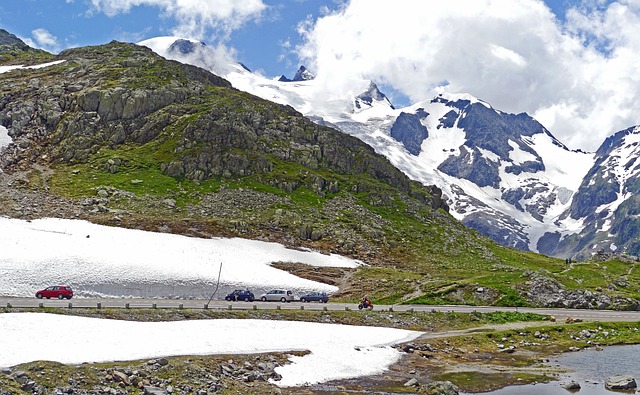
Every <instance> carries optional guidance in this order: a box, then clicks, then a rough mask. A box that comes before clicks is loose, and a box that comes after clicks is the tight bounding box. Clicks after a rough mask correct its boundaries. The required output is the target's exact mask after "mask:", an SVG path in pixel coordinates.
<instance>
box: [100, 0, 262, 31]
mask: <svg viewBox="0 0 640 395" xmlns="http://www.w3.org/2000/svg"><path fill="white" fill-rule="evenodd" d="M91 3H92V5H93V12H103V13H105V14H106V15H108V16H115V15H118V14H121V13H127V12H129V11H130V10H131V9H132V8H133V7H139V6H151V7H158V8H160V9H161V11H162V13H163V15H164V16H165V17H169V18H174V19H175V20H176V22H177V24H176V26H175V27H174V29H173V31H172V33H173V34H174V35H176V36H180V37H186V38H194V39H198V40H202V39H205V38H206V35H207V32H209V31H211V30H212V29H214V30H216V31H217V33H218V34H217V36H216V37H215V38H216V39H218V40H224V39H226V38H227V37H228V35H229V34H230V33H231V32H232V31H233V30H236V29H238V28H239V27H241V26H242V25H244V24H245V23H247V22H249V21H251V20H255V19H258V18H260V16H261V14H262V12H263V11H264V10H265V9H266V7H267V6H266V5H265V4H264V3H263V1H262V0H242V1H236V0H91Z"/></svg>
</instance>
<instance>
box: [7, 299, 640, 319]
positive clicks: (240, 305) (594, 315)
mask: <svg viewBox="0 0 640 395" xmlns="http://www.w3.org/2000/svg"><path fill="white" fill-rule="evenodd" d="M0 307H30V308H38V307H62V308H103V309H104V308H131V309H134V308H158V309H179V308H184V309H206V308H208V309H217V310H221V309H222V310H229V309H230V310H236V309H239V310H250V309H257V310H264V309H282V310H285V309H286V310H301V309H304V310H316V311H318V310H324V309H327V310H332V311H337V310H355V311H358V307H357V304H355V303H333V302H329V303H318V302H308V303H302V302H299V301H295V302H290V303H281V302H260V301H254V302H227V301H225V300H215V299H214V300H212V301H211V302H210V303H209V301H208V300H184V299H138V298H126V299H120V298H102V299H94V298H73V299H71V300H67V299H63V300H58V299H36V298H15V297H0ZM374 310H375V311H413V312H415V313H420V312H430V311H441V312H447V311H452V312H457V313H471V312H474V311H477V312H480V313H489V312H495V311H519V312H527V313H537V314H543V315H552V316H554V317H556V319H557V320H566V319H567V318H568V317H571V318H574V319H581V320H583V321H625V322H636V321H640V312H639V311H613V310H580V309H552V308H528V307H527V308H524V307H518V308H516V307H493V306H460V305H446V306H442V305H437V306H435V305H433V306H432V305H376V306H375V307H374Z"/></svg>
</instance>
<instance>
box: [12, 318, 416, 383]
mask: <svg viewBox="0 0 640 395" xmlns="http://www.w3.org/2000/svg"><path fill="white" fill-rule="evenodd" d="M43 328H48V329H51V328H61V330H60V331H55V330H43ZM63 333H73V336H66V335H63ZM420 334H421V333H420V332H413V331H408V330H402V329H392V328H379V327H363V326H348V325H336V324H321V323H311V322H289V321H267V320H232V319H222V320H194V321H173V322H131V321H117V320H106V319H99V318H87V317H76V316H62V315H54V314H43V313H6V314H0V338H1V339H2V353H0V367H10V366H14V365H17V364H21V363H26V362H31V361H38V360H49V361H56V362H60V363H65V364H80V363H83V362H89V363H91V362H108V361H126V360H137V359H147V358H148V359H151V358H158V357H164V356H178V355H212V354H253V353H264V352H287V351H304V350H309V351H310V354H307V355H305V356H301V357H296V356H291V357H290V361H291V364H288V365H284V366H280V367H278V368H276V372H277V373H279V374H280V375H281V376H282V380H281V381H277V382H273V383H274V384H277V385H278V386H280V387H292V386H300V385H305V384H314V383H319V382H324V381H328V380H334V379H344V378H352V377H359V376H365V375H373V374H379V373H382V372H384V371H385V370H386V369H387V368H388V367H389V366H390V365H391V364H393V363H394V362H396V361H397V360H398V359H399V358H400V356H401V354H400V352H398V351H397V350H395V349H394V348H392V347H389V346H390V345H392V344H396V343H401V342H405V341H410V340H413V339H415V338H417V337H418V336H419V335H420Z"/></svg>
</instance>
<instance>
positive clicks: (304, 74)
mask: <svg viewBox="0 0 640 395" xmlns="http://www.w3.org/2000/svg"><path fill="white" fill-rule="evenodd" d="M315 78H316V76H315V75H313V74H312V73H311V72H310V71H309V70H307V68H306V67H304V66H300V68H299V69H298V71H297V72H296V75H295V76H294V77H293V79H292V81H294V82H295V81H310V80H313V79H315Z"/></svg>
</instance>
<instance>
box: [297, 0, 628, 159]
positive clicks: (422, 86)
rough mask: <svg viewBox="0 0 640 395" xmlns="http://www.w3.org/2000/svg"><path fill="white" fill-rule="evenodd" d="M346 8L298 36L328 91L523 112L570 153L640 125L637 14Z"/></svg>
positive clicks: (368, 1)
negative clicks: (460, 98) (378, 86)
mask: <svg viewBox="0 0 640 395" xmlns="http://www.w3.org/2000/svg"><path fill="white" fill-rule="evenodd" d="M576 4H578V5H577V6H575V7H573V8H571V9H570V10H569V11H568V13H567V15H566V20H564V21H563V20H562V19H559V18H558V17H556V16H555V15H554V14H553V13H552V12H551V10H550V9H549V8H548V7H547V6H546V5H545V4H544V2H542V1H541V0H474V1H469V0H447V1H438V2H436V1H429V2H426V1H424V0H403V1H397V2H389V1H385V0H351V1H348V2H345V3H344V4H343V5H342V6H340V7H339V9H338V10H336V11H334V12H331V13H328V14H326V15H324V16H323V17H321V18H319V19H317V20H315V21H305V22H304V23H301V24H300V26H299V32H300V33H301V34H302V35H303V37H304V43H303V44H302V45H300V46H299V47H298V48H297V51H298V54H299V56H300V57H301V59H303V61H304V62H305V63H307V64H308V65H309V66H311V68H312V69H313V70H314V72H315V73H316V75H317V78H318V79H320V80H325V81H326V82H327V84H326V85H327V86H329V87H331V89H336V88H338V89H342V90H344V91H348V90H349V89H352V87H350V86H349V83H348V78H349V77H351V76H353V75H358V76H362V77H364V78H370V79H373V80H375V81H377V82H380V83H383V84H386V85H389V86H391V87H392V88H394V89H396V90H398V91H400V92H402V93H404V94H405V95H407V96H408V97H409V98H410V99H411V100H412V101H420V100H426V99H430V98H431V97H432V96H434V95H435V94H437V93H438V92H442V91H449V92H455V93H463V92H464V93H471V94H473V95H475V96H477V97H479V98H481V99H483V100H486V101H488V102H489V103H491V104H492V105H493V106H494V107H495V108H498V109H501V110H504V111H509V112H515V113H519V112H528V113H529V114H531V115H533V116H535V117H536V118H537V119H538V120H539V121H541V123H543V124H544V125H545V126H546V127H547V128H548V129H549V130H550V131H551V132H552V133H554V134H555V135H556V136H557V137H558V138H559V139H560V140H561V141H563V142H564V143H566V144H567V145H569V146H570V147H572V148H582V149H587V150H594V149H596V148H597V147H598V145H599V144H600V143H602V141H603V139H604V138H605V137H606V136H607V135H610V134H612V133H613V132H616V131H618V130H621V129H624V128H626V127H628V126H631V125H635V124H638V123H640V113H639V112H638V111H637V110H636V108H635V104H636V103H638V102H640V97H639V96H640V95H639V92H640V77H638V73H637V65H638V64H640V63H639V62H640V35H638V34H637V32H638V29H640V2H639V1H638V0H618V1H614V2H603V1H585V2H578V3H576Z"/></svg>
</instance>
